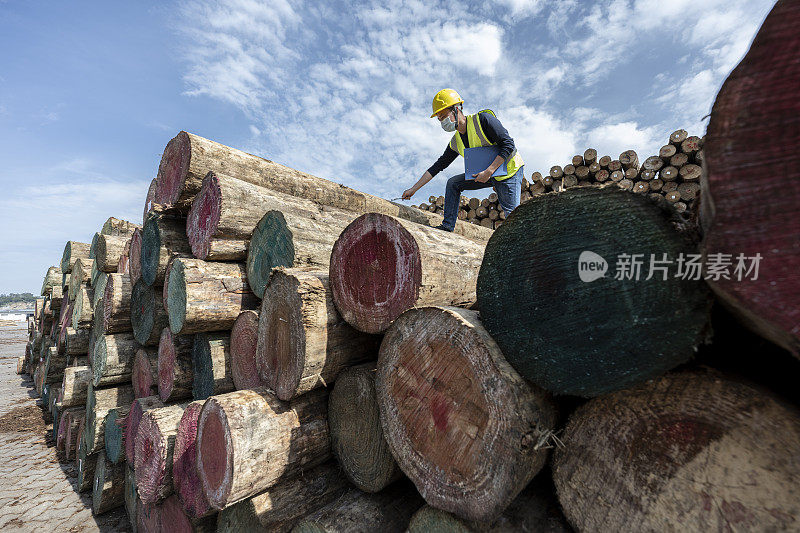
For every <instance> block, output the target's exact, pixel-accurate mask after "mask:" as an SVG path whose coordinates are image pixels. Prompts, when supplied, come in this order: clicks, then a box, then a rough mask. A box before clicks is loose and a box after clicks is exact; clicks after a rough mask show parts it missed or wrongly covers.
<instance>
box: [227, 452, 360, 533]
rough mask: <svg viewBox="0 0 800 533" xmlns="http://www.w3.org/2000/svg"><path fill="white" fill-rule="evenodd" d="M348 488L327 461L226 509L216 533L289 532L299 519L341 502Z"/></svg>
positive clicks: (343, 477)
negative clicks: (332, 502)
mask: <svg viewBox="0 0 800 533" xmlns="http://www.w3.org/2000/svg"><path fill="white" fill-rule="evenodd" d="M348 488H350V484H349V483H348V481H347V478H346V477H345V476H344V475H343V474H342V472H341V470H339V467H338V466H337V465H336V462H335V461H328V462H327V463H325V464H322V465H320V466H317V467H315V468H312V469H310V470H308V471H305V472H303V473H302V474H300V475H299V476H297V477H294V478H291V479H287V480H285V481H281V482H280V483H278V484H276V485H274V486H273V487H271V488H269V489H267V490H266V491H265V492H262V493H261V494H258V495H256V496H253V497H252V498H248V499H246V500H243V501H241V502H239V503H237V504H234V505H231V506H229V507H226V508H225V509H223V510H222V511H220V513H219V519H218V521H217V531H218V532H219V533H234V532H239V531H276V532H288V531H289V530H291V528H292V526H293V525H294V524H295V522H297V520H298V519H299V518H302V517H304V516H306V515H307V514H309V513H311V512H313V511H315V510H317V509H319V508H320V507H322V506H324V505H326V504H328V503H330V502H331V501H333V500H335V499H337V498H339V497H340V496H341V495H342V494H344V493H345V492H346V491H347V489H348Z"/></svg>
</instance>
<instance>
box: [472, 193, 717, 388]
mask: <svg viewBox="0 0 800 533" xmlns="http://www.w3.org/2000/svg"><path fill="white" fill-rule="evenodd" d="M547 221H553V224H552V225H549V222H547ZM556 221H558V222H557V223H556ZM682 223H683V221H682V218H681V217H680V216H679V215H676V214H675V212H674V210H672V209H668V208H662V207H660V206H659V205H658V204H656V203H653V202H652V201H651V200H650V199H649V198H647V197H643V196H642V195H638V194H635V193H630V192H627V191H622V190H619V189H614V188H604V189H596V188H577V189H573V190H570V191H564V192H562V193H561V194H557V195H556V194H553V195H543V196H540V197H537V198H535V199H533V200H531V201H530V202H528V203H526V204H525V205H523V206H520V208H519V209H517V210H515V211H514V213H513V215H512V216H510V217H509V218H508V220H507V221H506V223H505V224H503V226H502V227H501V228H500V229H498V230H497V231H496V232H495V234H494V236H493V237H492V239H490V241H489V244H488V245H487V247H486V254H485V256H484V261H483V265H482V266H481V271H480V275H479V277H478V307H479V308H480V310H481V317H482V320H483V322H484V324H485V325H486V329H487V330H488V331H489V333H490V334H491V335H492V337H493V338H494V339H495V340H496V341H497V343H498V344H499V345H500V348H501V349H502V351H503V354H504V355H505V357H506V358H507V359H508V361H509V363H511V364H512V366H514V368H515V369H516V370H517V371H518V372H519V373H520V374H522V375H523V376H524V377H526V378H527V379H529V380H531V381H533V382H534V383H536V384H538V385H540V386H541V387H543V388H545V389H547V390H549V391H551V392H553V393H556V394H572V395H576V396H584V397H592V396H597V395H599V394H603V393H606V392H609V391H612V390H619V389H622V388H625V387H628V386H631V385H634V384H636V383H640V382H642V381H644V380H647V379H650V378H653V377H655V376H658V375H660V374H662V373H664V372H666V371H667V370H669V369H671V368H673V367H675V366H677V365H679V364H681V363H683V362H685V361H687V360H689V358H690V357H691V356H692V354H693V353H694V350H695V348H696V347H697V346H698V345H699V344H701V343H702V342H703V340H704V339H705V336H706V334H707V324H708V316H709V305H710V298H709V292H708V291H707V290H706V288H705V285H704V283H703V281H702V280H694V279H691V276H687V279H682V278H680V277H676V273H677V266H676V265H674V264H668V263H658V261H661V260H663V259H665V258H666V259H667V261H672V262H675V261H677V260H678V258H679V257H680V255H681V254H683V257H684V259H686V258H687V256H688V255H689V254H696V253H697V246H696V244H695V243H696V240H695V238H694V235H693V234H692V231H691V228H688V229H686V228H685V227H684V226H683V225H682ZM587 227H590V228H592V231H587V230H586V228H587ZM622 254H627V256H630V257H628V258H629V259H631V258H634V254H636V256H635V258H634V259H636V260H637V261H641V270H640V273H639V279H638V280H637V279H636V275H637V274H636V270H635V269H634V268H627V267H626V265H629V264H633V259H631V261H630V262H628V263H626V261H625V260H626V256H625V255H622ZM651 254H652V257H653V260H654V261H656V262H655V263H654V265H655V266H656V268H654V269H653V271H652V273H653V276H652V277H651V279H646V278H647V277H648V274H649V264H650V260H651ZM659 266H664V267H665V268H666V270H660V269H659V268H658V267H659ZM622 274H625V276H624V279H623V275H622ZM617 278H620V279H617ZM665 278H666V279H665ZM584 279H586V281H584ZM564 317H569V321H568V325H567V322H565V321H564ZM545 331H546V332H547V333H546V334H545V333H544V332H545ZM576 331H579V332H581V334H580V335H576V334H575V332H576Z"/></svg>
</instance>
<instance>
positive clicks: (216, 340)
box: [191, 332, 236, 400]
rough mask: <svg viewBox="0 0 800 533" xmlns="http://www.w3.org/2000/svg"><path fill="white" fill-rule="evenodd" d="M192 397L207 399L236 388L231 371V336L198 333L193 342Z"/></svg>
mask: <svg viewBox="0 0 800 533" xmlns="http://www.w3.org/2000/svg"><path fill="white" fill-rule="evenodd" d="M191 360H192V398H194V399H195V400H205V399H206V398H208V397H209V396H214V395H215V394H224V393H226V392H231V391H232V390H235V389H236V387H235V386H234V384H233V373H232V372H231V337H230V335H229V334H227V333H220V332H218V333H198V334H197V335H194V338H193V342H192V357H191Z"/></svg>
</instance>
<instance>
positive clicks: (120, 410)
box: [104, 404, 132, 464]
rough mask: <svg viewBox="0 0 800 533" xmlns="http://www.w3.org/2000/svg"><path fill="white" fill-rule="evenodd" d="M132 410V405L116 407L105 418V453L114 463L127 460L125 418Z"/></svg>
mask: <svg viewBox="0 0 800 533" xmlns="http://www.w3.org/2000/svg"><path fill="white" fill-rule="evenodd" d="M131 405H132V404H131ZM130 410H131V406H130V405H127V406H121V407H114V408H113V409H111V410H110V411H108V414H107V415H106V418H105V422H104V426H105V427H104V431H105V436H104V439H105V440H104V444H105V454H106V458H107V459H108V460H109V461H111V462H112V463H114V464H117V463H124V462H125V420H126V418H127V417H128V414H129V413H130Z"/></svg>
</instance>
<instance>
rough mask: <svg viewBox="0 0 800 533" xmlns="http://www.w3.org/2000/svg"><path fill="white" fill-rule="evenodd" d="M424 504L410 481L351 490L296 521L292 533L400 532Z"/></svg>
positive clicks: (404, 529)
mask: <svg viewBox="0 0 800 533" xmlns="http://www.w3.org/2000/svg"><path fill="white" fill-rule="evenodd" d="M424 503H425V502H424V501H423V500H422V498H421V497H420V495H419V493H417V491H416V490H414V487H413V486H412V485H411V484H410V483H396V484H394V485H392V486H391V487H389V488H387V489H386V490H384V491H382V492H379V493H377V494H369V493H366V492H361V491H360V490H356V489H351V490H349V491H348V492H347V493H345V494H344V495H342V496H341V497H340V498H337V499H336V500H334V501H332V502H330V503H329V504H327V505H326V506H324V507H322V508H321V509H318V510H317V511H315V512H313V513H311V514H310V515H308V516H306V517H305V518H303V519H302V520H300V521H299V522H298V523H297V525H296V526H295V527H294V528H293V529H292V533H334V532H341V533H346V532H348V533H357V532H359V531H381V532H385V533H403V532H404V531H406V528H407V527H408V523H409V521H410V520H411V515H413V514H414V513H415V512H416V511H417V509H419V508H420V507H422V505H423V504H424Z"/></svg>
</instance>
